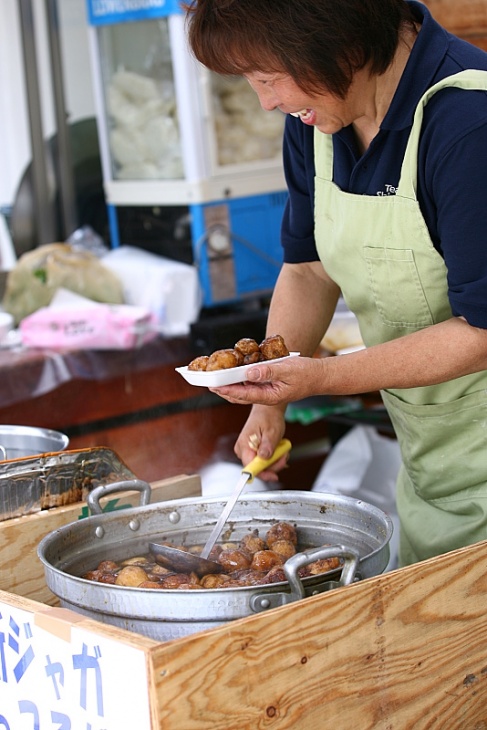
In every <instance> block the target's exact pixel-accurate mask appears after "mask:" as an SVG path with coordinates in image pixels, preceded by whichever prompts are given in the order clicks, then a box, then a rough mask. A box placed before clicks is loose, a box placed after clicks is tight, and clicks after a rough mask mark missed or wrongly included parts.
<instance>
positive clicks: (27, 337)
mask: <svg viewBox="0 0 487 730" xmlns="http://www.w3.org/2000/svg"><path fill="white" fill-rule="evenodd" d="M19 329H20V333H21V336H22V342H23V344H24V345H26V346H27V347H47V348H63V349H72V350H79V349H90V350H128V349H132V348H136V347H140V346H141V345H143V344H144V343H145V342H148V341H149V340H151V339H153V338H154V337H156V336H157V331H156V322H155V317H154V315H153V314H151V313H150V312H148V311H147V310H146V309H143V308H142V307H133V306H130V305H127V304H121V305H111V304H94V305H93V306H89V307H80V308H77V307H66V308H63V309H62V308H57V307H42V308H41V309H38V310H37V311H36V312H34V313H33V314H30V315H29V316H28V317H25V318H24V319H23V320H22V321H21V323H20V325H19Z"/></svg>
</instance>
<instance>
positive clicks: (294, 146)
mask: <svg viewBox="0 0 487 730" xmlns="http://www.w3.org/2000/svg"><path fill="white" fill-rule="evenodd" d="M410 5H411V6H412V7H413V9H414V12H415V15H416V16H417V19H418V22H421V23H422V28H421V31H420V33H419V35H418V37H417V39H416V43H415V44H414V47H413V50H412V52H411V55H410V57H409V60H408V63H407V65H406V68H405V70H404V74H403V76H402V78H401V81H400V83H399V86H398V89H397V91H396V93H395V95H394V98H393V100H392V103H391V106H390V108H389V110H388V112H387V115H386V117H385V118H384V120H383V122H382V124H381V128H380V131H379V134H378V135H377V136H376V138H375V139H374V140H373V142H372V144H371V145H370V147H369V149H368V150H367V151H366V153H365V154H364V155H363V156H360V154H359V152H358V151H357V148H356V145H355V140H354V135H353V132H352V130H351V127H347V128H345V129H343V130H341V131H340V132H338V133H337V134H335V135H333V150H334V170H333V179H334V182H335V183H336V184H337V185H338V186H339V187H340V188H341V189H342V190H344V191H346V192H349V193H355V194H357V195H394V193H395V190H396V188H397V185H398V182H399V176H400V170H401V164H402V160H403V157H404V153H405V149H406V144H407V140H408V137H409V134H410V131H411V126H412V120H413V114H414V110H415V108H416V106H417V103H418V101H419V99H420V98H421V96H422V95H423V93H424V92H425V91H426V90H427V89H428V88H430V87H431V86H432V85H433V84H435V83H436V82H438V81H440V80H441V79H443V78H445V77H446V76H450V75H452V74H455V73H458V72H459V71H463V70H464V69H469V68H475V69H483V70H487V53H485V52H484V51H482V50H481V49H479V48H476V47H475V46H473V45H470V44H469V43H466V42H465V41H462V40H460V39H459V38H456V37H455V36H453V35H451V34H450V33H448V32H447V31H445V30H444V29H443V28H442V27H441V26H440V25H439V24H438V23H437V22H436V21H435V20H434V19H433V18H432V16H431V14H430V12H429V11H428V10H427V8H426V7H425V6H424V5H422V4H421V3H419V2H410ZM313 133H314V130H313V128H312V127H309V126H306V125H305V124H303V123H302V122H301V121H300V120H299V119H297V118H296V117H292V116H290V115H288V116H287V118H286V127H285V133H284V152H283V155H284V169H285V174H286V180H287V184H288V188H289V200H288V203H287V206H286V209H285V212H284V217H283V223H282V245H283V248H284V261H285V262H287V263H302V262H306V261H316V260H318V254H317V252H316V247H315V242H314V234H313V229H314V215H313V200H314V159H313ZM418 202H419V205H420V207H421V211H422V213H423V216H424V219H425V222H426V225H427V227H428V230H429V232H430V236H431V239H432V241H433V244H434V246H435V247H436V248H437V250H438V251H439V252H440V254H441V255H442V256H443V258H444V260H445V264H446V266H447V270H448V290H449V299H450V304H451V307H452V311H453V314H454V315H455V316H463V317H465V319H466V320H467V321H468V322H469V323H470V324H471V325H473V326H475V327H482V328H487V93H486V92H483V91H465V90H462V89H453V88H448V89H444V90H442V91H440V92H438V93H437V94H435V95H434V96H433V97H432V99H431V100H430V101H429V102H428V104H427V106H426V108H425V114H424V121H423V128H422V133H421V139H420V144H419V151H418Z"/></svg>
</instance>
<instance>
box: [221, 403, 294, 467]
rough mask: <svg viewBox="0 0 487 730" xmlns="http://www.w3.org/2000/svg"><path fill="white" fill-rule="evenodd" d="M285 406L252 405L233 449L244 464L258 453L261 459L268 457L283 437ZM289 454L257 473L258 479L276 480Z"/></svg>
mask: <svg viewBox="0 0 487 730" xmlns="http://www.w3.org/2000/svg"><path fill="white" fill-rule="evenodd" d="M285 410H286V409H285V406H284V407H281V406H278V407H271V408H269V407H264V406H254V407H253V408H252V410H251V412H250V415H249V417H248V419H247V422H246V423H245V425H244V427H243V429H242V431H241V433H240V435H239V437H238V439H237V442H236V444H235V448H234V451H235V453H236V455H237V456H238V458H239V459H240V460H241V462H242V464H243V466H246V465H247V464H248V463H249V462H251V461H252V459H253V458H254V457H255V456H256V455H258V456H260V457H261V458H262V459H269V458H270V457H271V455H272V454H273V452H274V449H275V448H276V446H277V444H278V443H279V441H280V440H281V439H282V438H283V436H284V432H285V429H286V425H285V421H284V413H285ZM288 457H289V454H285V455H284V456H283V457H282V458H281V459H279V461H276V463H275V464H273V465H272V466H271V467H269V468H268V469H266V470H265V471H263V472H261V473H260V474H259V479H262V480H263V481H267V482H277V481H278V479H279V477H278V472H279V471H281V469H283V468H284V467H285V466H286V464H287V460H288Z"/></svg>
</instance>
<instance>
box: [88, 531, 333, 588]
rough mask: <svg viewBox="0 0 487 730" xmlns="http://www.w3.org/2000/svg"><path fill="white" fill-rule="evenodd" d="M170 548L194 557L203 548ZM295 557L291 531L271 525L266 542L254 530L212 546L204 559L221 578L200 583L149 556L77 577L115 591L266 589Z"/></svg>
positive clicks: (323, 563)
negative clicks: (127, 588)
mask: <svg viewBox="0 0 487 730" xmlns="http://www.w3.org/2000/svg"><path fill="white" fill-rule="evenodd" d="M166 544H169V543H166ZM172 547H177V548H179V549H180V550H187V551H188V552H191V553H194V554H199V553H200V552H201V550H202V547H203V546H201V545H193V546H190V547H185V546H183V545H172ZM302 549H305V548H302ZM298 551H299V547H298V533H297V530H296V528H295V527H294V525H291V524H290V523H288V522H276V523H275V524H274V525H272V526H271V527H270V528H269V529H268V530H267V533H266V535H265V538H261V537H260V536H259V531H258V530H253V531H252V532H250V533H249V534H247V535H245V536H244V537H243V538H242V539H241V540H239V541H238V542H231V543H222V544H217V545H215V546H214V548H213V550H212V551H211V553H210V555H209V558H210V560H213V561H215V562H218V563H220V565H222V566H223V571H222V572H221V573H207V574H206V575H204V576H202V577H198V576H197V575H196V573H176V572H174V571H172V570H170V569H168V568H165V567H163V566H162V565H159V563H158V562H157V561H156V559H155V557H154V556H153V555H152V554H151V553H148V554H145V555H139V556H133V557H130V558H127V559H125V560H122V561H118V562H116V561H113V560H111V559H110V558H109V557H108V556H107V558H106V559H105V560H102V561H101V562H100V563H99V564H98V565H97V567H96V568H94V569H93V570H90V571H88V572H87V573H84V574H83V575H82V576H81V577H82V578H85V579H87V580H91V581H97V582H100V583H107V584H112V585H118V586H130V587H135V588H154V589H186V590H188V589H189V590H201V589H215V588H236V587H242V586H257V585H266V584H269V583H278V582H281V581H286V580H287V578H286V574H285V572H284V569H283V565H284V564H285V562H286V561H287V560H288V559H289V558H290V557H292V556H293V555H294V554H295V553H296V552H298ZM341 564H342V562H341V560H340V558H338V557H336V558H328V559H326V560H316V561H314V562H312V563H309V564H308V565H306V566H304V567H302V568H300V569H299V570H298V575H299V576H300V577H301V578H306V577H308V576H311V575H320V574H322V573H328V572H330V571H333V570H337V569H338V568H339V567H340V566H341Z"/></svg>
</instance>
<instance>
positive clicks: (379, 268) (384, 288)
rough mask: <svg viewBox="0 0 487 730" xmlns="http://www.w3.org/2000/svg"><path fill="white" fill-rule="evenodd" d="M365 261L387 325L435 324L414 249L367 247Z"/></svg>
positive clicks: (383, 319)
mask: <svg viewBox="0 0 487 730" xmlns="http://www.w3.org/2000/svg"><path fill="white" fill-rule="evenodd" d="M364 258H365V262H366V265H367V272H368V277H369V282H370V287H371V290H372V292H373V296H374V300H375V304H376V307H377V311H378V312H379V315H380V317H381V319H382V321H383V322H384V324H386V325H388V326H391V327H406V328H411V329H417V328H422V327H428V326H429V325H431V324H433V316H432V314H431V311H430V308H429V306H428V302H427V300H426V297H425V295H424V291H423V287H422V285H421V279H420V276H419V272H418V269H417V266H416V262H415V260H414V252H413V251H412V250H411V249H395V248H387V247H383V246H381V247H373V246H364Z"/></svg>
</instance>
